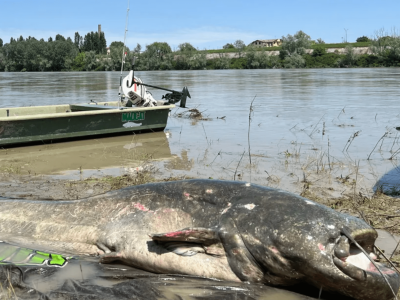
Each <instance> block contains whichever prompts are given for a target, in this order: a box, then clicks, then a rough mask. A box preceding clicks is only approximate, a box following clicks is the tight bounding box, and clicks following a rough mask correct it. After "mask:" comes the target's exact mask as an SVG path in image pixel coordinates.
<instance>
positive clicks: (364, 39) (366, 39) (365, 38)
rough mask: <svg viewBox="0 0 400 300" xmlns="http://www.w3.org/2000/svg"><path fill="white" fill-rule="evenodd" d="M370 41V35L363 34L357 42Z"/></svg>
mask: <svg viewBox="0 0 400 300" xmlns="http://www.w3.org/2000/svg"><path fill="white" fill-rule="evenodd" d="M369 41H370V39H369V38H368V37H366V36H361V37H359V38H358V39H357V40H356V42H357V43H360V42H369Z"/></svg>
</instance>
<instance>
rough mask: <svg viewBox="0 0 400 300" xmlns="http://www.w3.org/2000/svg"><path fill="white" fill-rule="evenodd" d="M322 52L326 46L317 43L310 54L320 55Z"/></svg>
mask: <svg viewBox="0 0 400 300" xmlns="http://www.w3.org/2000/svg"><path fill="white" fill-rule="evenodd" d="M324 54H326V48H325V47H324V46H321V45H317V46H315V47H314V50H313V53H312V56H322V55H324Z"/></svg>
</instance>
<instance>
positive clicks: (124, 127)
mask: <svg viewBox="0 0 400 300" xmlns="http://www.w3.org/2000/svg"><path fill="white" fill-rule="evenodd" d="M121 82H122V83H123V87H122V91H123V92H124V94H122V95H121V94H120V97H119V100H118V101H111V102H98V103H96V102H91V103H87V104H65V105H49V106H31V107H11V108H0V147H7V146H14V145H18V144H20V145H21V144H27V143H38V142H48V141H56V140H60V139H71V138H86V137H88V138H89V137H93V136H101V135H115V134H131V133H133V132H134V133H141V132H149V131H160V130H163V129H164V128H165V126H166V125H167V120H168V115H169V112H170V110H171V109H172V108H174V107H175V104H176V103H177V102H180V107H185V104H186V98H187V97H189V98H190V94H189V91H188V89H187V88H186V87H184V88H183V90H182V92H177V91H174V90H169V89H165V88H161V87H157V86H152V85H148V84H144V83H143V82H142V81H141V80H140V78H137V77H134V76H133V72H132V71H131V72H130V73H129V75H128V76H126V77H125V79H124V80H123V81H121ZM146 87H152V88H157V89H161V90H166V91H168V92H169V93H166V94H165V95H164V96H163V99H164V100H158V101H157V100H154V98H153V97H152V95H151V93H149V92H148V91H147V90H146Z"/></svg>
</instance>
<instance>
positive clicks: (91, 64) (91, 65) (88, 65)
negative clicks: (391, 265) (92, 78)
mask: <svg viewBox="0 0 400 300" xmlns="http://www.w3.org/2000/svg"><path fill="white" fill-rule="evenodd" d="M96 60H97V59H96V51H87V52H85V59H84V64H85V70H86V71H92V70H94V69H96V67H97V61H96Z"/></svg>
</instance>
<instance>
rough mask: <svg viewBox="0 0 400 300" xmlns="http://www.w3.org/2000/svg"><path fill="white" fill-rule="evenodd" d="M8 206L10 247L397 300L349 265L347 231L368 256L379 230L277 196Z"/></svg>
mask: <svg viewBox="0 0 400 300" xmlns="http://www.w3.org/2000/svg"><path fill="white" fill-rule="evenodd" d="M0 203H1V212H0V239H1V240H5V241H10V242H18V241H31V242H35V243H36V244H40V245H42V246H43V247H46V248H47V249H55V250H65V251H70V252H73V253H87V254H102V255H101V258H100V261H101V262H102V263H109V262H112V261H115V260H118V261H122V262H124V263H125V264H128V265H131V266H134V267H138V268H142V269H144V270H147V271H151V272H156V273H169V274H189V275H197V276H204V277H211V278H219V279H223V280H231V281H250V282H257V283H264V284H267V285H290V284H295V283H299V282H308V283H311V284H313V285H315V286H316V287H318V288H321V287H322V289H323V290H333V291H337V292H339V293H343V294H346V295H348V296H351V297H353V298H355V299H365V300H369V299H371V300H372V299H391V298H393V294H392V291H391V289H390V288H389V286H388V285H387V284H386V282H385V280H384V279H383V278H382V276H381V275H380V273H379V272H378V270H376V269H375V267H373V265H372V264H368V263H367V264H365V266H364V267H361V266H356V265H353V264H352V263H351V262H350V261H351V258H352V257H355V256H353V255H352V254H355V252H354V250H353V246H352V245H351V244H350V242H349V240H348V239H347V238H346V237H345V236H343V235H342V234H341V229H342V228H344V227H346V228H347V229H348V231H350V232H351V235H352V236H353V238H354V239H355V240H356V241H357V242H358V243H359V244H360V245H361V246H362V247H363V248H364V249H365V250H366V251H367V252H368V253H370V252H373V245H374V242H375V239H376V238H377V233H376V231H375V230H374V229H373V228H372V227H370V226H369V225H368V224H366V223H365V222H364V221H362V220H360V219H358V218H355V217H352V216H350V215H346V214H342V213H339V212H337V211H335V210H332V209H330V208H328V207H326V206H323V205H320V204H317V203H315V202H313V201H311V200H308V199H306V198H303V197H300V196H297V195H294V194H291V193H288V192H284V191H281V190H277V189H272V188H267V187H263V186H258V185H252V184H248V183H243V182H230V181H217V180H185V181H175V182H164V183H153V184H146V185H141V186H132V187H128V188H125V189H121V190H117V191H112V192H109V193H106V194H103V195H100V196H95V197H91V198H86V199H83V200H77V201H27V200H11V199H9V200H0ZM100 249H101V250H100ZM103 253H104V254H103ZM347 259H349V260H348V261H347ZM380 270H381V271H382V272H383V273H384V274H385V276H386V278H387V279H388V281H389V282H390V284H391V286H392V289H393V290H394V291H395V292H397V291H398V289H399V286H400V280H399V276H398V274H397V273H396V272H394V271H393V270H392V269H389V268H386V267H384V266H383V265H380Z"/></svg>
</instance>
